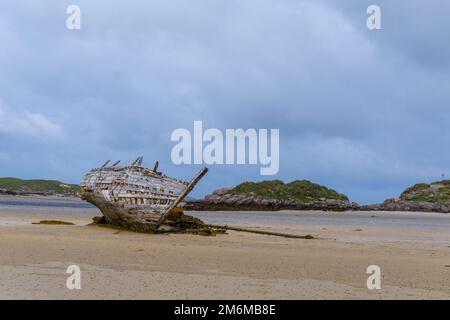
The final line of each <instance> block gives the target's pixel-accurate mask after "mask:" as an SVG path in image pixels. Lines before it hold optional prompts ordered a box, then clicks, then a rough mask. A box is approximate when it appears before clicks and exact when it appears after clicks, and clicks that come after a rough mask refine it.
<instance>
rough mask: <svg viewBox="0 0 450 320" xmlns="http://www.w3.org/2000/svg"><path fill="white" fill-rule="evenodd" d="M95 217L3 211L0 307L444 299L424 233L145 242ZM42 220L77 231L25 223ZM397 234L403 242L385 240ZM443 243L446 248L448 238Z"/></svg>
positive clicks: (445, 287)
mask: <svg viewBox="0 0 450 320" xmlns="http://www.w3.org/2000/svg"><path fill="white" fill-rule="evenodd" d="M369 214H370V213H369ZM376 214H377V215H380V214H381V213H376ZM94 215H98V212H97V211H96V210H93V209H74V208H71V209H69V208H53V209H50V208H46V207H42V208H35V207H19V206H17V207H13V206H11V207H0V298H2V299H11V298H12V299H119V298H120V299H430V298H438V299H449V298H450V251H449V250H450V247H449V243H448V242H447V243H446V241H437V242H434V241H428V240H429V239H430V237H433V235H432V234H429V232H428V233H427V232H423V233H420V232H412V231H402V230H400V229H398V230H394V229H389V230H384V229H382V228H380V229H376V228H369V229H368V230H364V228H363V229H362V231H356V230H354V229H351V228H346V227H345V226H336V227H333V226H330V225H328V226H326V230H323V229H324V227H323V226H320V225H317V226H314V225H308V226H305V227H304V228H296V229H295V230H293V229H294V228H293V227H292V226H290V227H287V226H286V227H285V226H279V225H277V226H274V227H272V228H270V229H271V230H273V231H289V232H293V231H296V232H299V233H305V234H306V233H313V234H320V235H321V237H322V238H321V239H318V240H298V239H286V238H278V237H272V236H264V235H256V234H246V233H237V232H229V233H228V234H227V235H219V236H216V237H204V236H195V235H181V234H178V235H175V234H171V235H148V234H137V233H131V232H126V231H117V230H113V229H108V228H102V227H97V226H86V224H88V223H89V222H90V218H91V217H92V216H94ZM41 219H60V220H66V221H71V222H74V223H76V225H75V226H63V225H32V224H31V222H33V221H38V220H41ZM265 229H267V228H265ZM402 232H403V233H402ZM393 234H395V235H396V236H403V239H404V240H398V239H397V240H395V241H394V240H392V241H390V240H386V239H390V237H392V235H393ZM383 236H386V237H385V240H383ZM374 237H375V238H374ZM439 237H440V238H439V239H444V240H445V239H450V230H447V231H446V232H445V231H444V232H442V231H441V232H440V234H439ZM374 239H381V240H374ZM72 264H76V265H79V266H80V268H81V271H82V278H81V283H82V284H81V285H82V288H81V290H68V289H67V288H66V279H67V277H68V276H69V275H68V274H66V268H67V267H68V266H69V265H72ZM372 264H375V265H378V266H380V267H381V273H382V282H381V286H382V288H381V290H368V289H367V287H366V280H367V277H368V275H367V274H366V268H367V266H369V265H372Z"/></svg>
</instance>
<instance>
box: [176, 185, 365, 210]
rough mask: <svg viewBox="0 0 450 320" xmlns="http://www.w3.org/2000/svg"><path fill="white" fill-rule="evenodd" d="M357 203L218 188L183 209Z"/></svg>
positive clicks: (324, 207) (324, 206)
mask: <svg viewBox="0 0 450 320" xmlns="http://www.w3.org/2000/svg"><path fill="white" fill-rule="evenodd" d="M357 208H358V204H356V203H354V202H349V201H347V200H340V199H326V198H320V199H317V200H312V201H308V202H303V201H299V200H294V199H289V200H285V199H263V198H260V197H256V196H249V195H239V194H233V193H231V192H230V189H219V190H216V191H214V192H213V193H212V194H210V195H207V196H206V197H205V199H204V200H195V201H189V202H187V203H186V204H185V205H184V207H183V209H184V210H198V211H206V210H207V211H219V210H223V211H238V210H239V211H277V210H326V211H346V210H355V209H357Z"/></svg>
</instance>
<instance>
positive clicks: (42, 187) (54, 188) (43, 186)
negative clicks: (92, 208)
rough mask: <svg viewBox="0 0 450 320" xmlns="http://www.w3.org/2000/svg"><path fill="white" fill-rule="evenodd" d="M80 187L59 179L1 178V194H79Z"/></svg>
mask: <svg viewBox="0 0 450 320" xmlns="http://www.w3.org/2000/svg"><path fill="white" fill-rule="evenodd" d="M79 190H80V187H79V186H78V185H76V184H68V183H64V182H61V181H57V180H41V179H39V180H38V179H33V180H22V179H18V178H0V194H3V195H12V196H14V195H18V196H32V195H34V196H71V197H73V196H77V194H78V191H79Z"/></svg>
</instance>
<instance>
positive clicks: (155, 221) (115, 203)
mask: <svg viewBox="0 0 450 320" xmlns="http://www.w3.org/2000/svg"><path fill="white" fill-rule="evenodd" d="M142 162H143V157H139V158H137V159H136V160H135V161H134V162H133V163H132V164H131V165H128V166H118V164H119V163H120V161H117V162H116V163H114V164H112V165H109V163H110V161H107V162H106V163H105V164H103V165H102V166H101V167H99V168H94V169H92V170H91V171H89V172H88V173H87V174H86V175H85V176H84V178H83V181H82V182H81V184H80V187H81V191H80V196H81V198H82V199H83V200H86V201H87V202H90V203H91V204H93V205H94V206H96V207H97V208H99V209H100V211H101V212H102V214H103V216H104V222H105V224H110V225H113V226H118V227H125V228H129V229H135V230H136V229H138V230H136V231H147V232H157V231H158V230H170V229H173V228H174V223H176V222H178V226H179V222H180V220H181V221H184V222H186V220H189V219H186V217H189V216H184V215H183V213H182V209H181V208H180V207H179V206H180V205H181V203H182V201H183V200H184V199H185V197H186V196H187V195H188V194H189V193H190V192H191V191H192V190H193V188H194V187H195V185H196V184H197V183H198V182H199V181H200V179H201V178H202V177H203V176H204V175H205V174H206V173H207V172H208V168H203V169H202V170H200V172H198V174H197V175H196V176H195V177H194V178H193V179H192V181H190V182H186V181H181V180H178V179H174V178H171V177H168V176H166V175H164V174H162V173H161V172H158V162H156V163H155V165H154V167H153V169H148V168H145V167H143V166H142ZM108 165H109V166H108ZM182 217H183V218H184V219H181V218H182ZM170 218H171V219H170ZM190 218H192V217H190ZM168 220H170V222H171V223H168ZM189 222H190V223H188V225H190V226H191V227H192V225H196V226H197V227H198V226H199V225H203V223H202V222H201V221H200V220H199V219H195V218H192V219H190V220H189Z"/></svg>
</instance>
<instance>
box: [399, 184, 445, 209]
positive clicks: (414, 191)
mask: <svg viewBox="0 0 450 320" xmlns="http://www.w3.org/2000/svg"><path fill="white" fill-rule="evenodd" d="M400 199H402V200H406V201H415V202H430V203H441V204H450V180H442V181H436V182H433V183H430V184H428V183H419V184H416V185H414V186H412V187H410V188H408V189H406V190H405V191H404V192H403V193H402V194H401V196H400Z"/></svg>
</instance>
